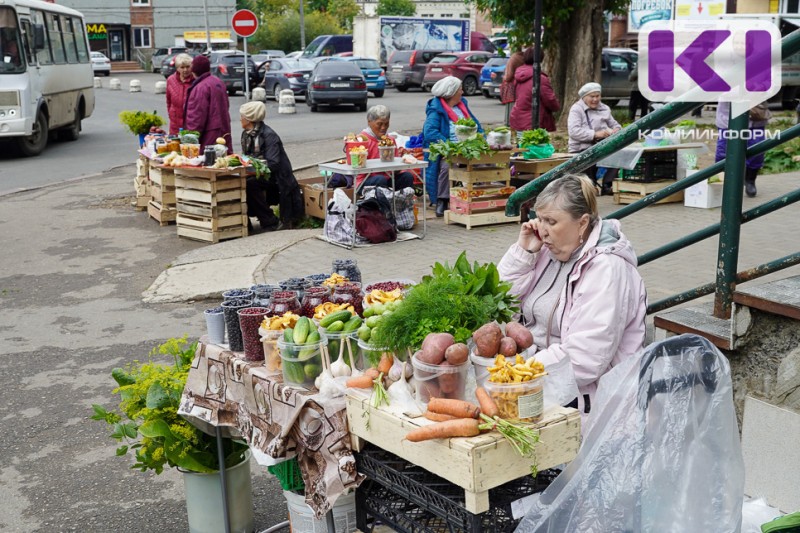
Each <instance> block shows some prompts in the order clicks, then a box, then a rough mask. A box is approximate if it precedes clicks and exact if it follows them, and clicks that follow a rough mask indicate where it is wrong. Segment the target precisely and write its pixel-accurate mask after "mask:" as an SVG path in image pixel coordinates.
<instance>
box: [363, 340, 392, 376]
mask: <svg viewBox="0 0 800 533" xmlns="http://www.w3.org/2000/svg"><path fill="white" fill-rule="evenodd" d="M384 353H389V354H391V355H392V357H394V356H395V353H394V352H393V351H392V350H390V349H389V348H381V347H380V346H374V345H372V344H370V343H368V342H364V341H363V340H361V339H358V354H359V355H358V357H359V359H357V360H356V364H359V361H360V364H361V366H359V367H357V368H358V369H359V370H366V369H368V368H372V367H374V366H377V365H378V361H380V360H381V356H382V355H383V354H384ZM372 361H375V364H374V365H373V364H372Z"/></svg>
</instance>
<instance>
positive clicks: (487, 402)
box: [475, 387, 500, 418]
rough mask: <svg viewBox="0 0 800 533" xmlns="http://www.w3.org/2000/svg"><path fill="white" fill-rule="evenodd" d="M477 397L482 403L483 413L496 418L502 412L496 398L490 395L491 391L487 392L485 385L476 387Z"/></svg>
mask: <svg viewBox="0 0 800 533" xmlns="http://www.w3.org/2000/svg"><path fill="white" fill-rule="evenodd" d="M475 397H476V398H478V403H479V404H480V405H481V412H482V413H483V414H485V415H486V416H488V417H489V418H494V417H495V416H498V415H499V414H500V409H498V408H497V404H496V403H495V402H494V399H493V398H492V397H491V396H489V393H488V392H486V389H484V388H483V387H478V388H477V389H475Z"/></svg>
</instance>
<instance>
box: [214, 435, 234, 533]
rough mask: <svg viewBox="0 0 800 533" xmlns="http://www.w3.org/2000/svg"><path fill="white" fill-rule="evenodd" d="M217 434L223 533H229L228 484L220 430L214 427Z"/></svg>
mask: <svg viewBox="0 0 800 533" xmlns="http://www.w3.org/2000/svg"><path fill="white" fill-rule="evenodd" d="M214 431H215V432H216V434H217V461H218V462H219V482H220V483H221V484H222V513H223V514H224V515H225V516H223V517H222V518H223V520H225V533H231V515H230V511H229V510H228V482H227V480H226V479H225V478H226V476H225V450H223V449H222V430H221V429H220V428H219V427H215V428H214Z"/></svg>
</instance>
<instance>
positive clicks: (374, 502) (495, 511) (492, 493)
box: [356, 446, 558, 533]
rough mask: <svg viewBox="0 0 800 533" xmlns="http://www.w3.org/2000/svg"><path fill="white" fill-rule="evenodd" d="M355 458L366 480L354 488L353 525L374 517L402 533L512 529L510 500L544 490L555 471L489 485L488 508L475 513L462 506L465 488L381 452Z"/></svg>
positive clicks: (368, 526)
mask: <svg viewBox="0 0 800 533" xmlns="http://www.w3.org/2000/svg"><path fill="white" fill-rule="evenodd" d="M356 461H357V464H358V471H359V473H362V474H364V475H366V476H367V478H368V480H367V481H365V482H364V483H363V484H362V485H361V486H360V487H359V488H358V490H357V491H356V512H357V519H356V523H357V525H358V528H359V529H360V530H361V531H365V532H370V531H372V528H373V527H374V524H375V521H376V520H377V521H379V522H380V523H382V524H384V525H387V526H389V527H391V528H393V529H395V530H397V531H401V532H405V533H427V532H431V533H442V532H448V533H462V532H463V533H478V532H497V533H501V532H503V533H504V532H511V531H514V529H515V528H516V527H517V525H518V523H519V520H514V518H513V516H512V514H511V502H513V501H515V500H518V499H519V498H522V497H523V496H527V495H529V494H533V493H534V492H540V491H542V490H544V489H545V488H546V487H547V485H549V484H550V482H552V480H553V479H555V477H556V476H557V475H558V473H557V472H555V471H552V470H546V471H543V472H540V473H539V475H538V476H537V477H536V478H535V479H534V478H532V477H531V476H525V477H522V478H519V479H516V480H514V481H510V482H508V483H506V484H504V485H501V486H499V487H496V488H494V489H491V490H489V502H490V505H491V507H490V508H489V510H488V511H486V512H484V513H481V514H478V515H475V514H472V513H470V512H469V511H467V510H466V509H465V508H464V489H462V488H461V487H459V486H457V485H455V484H453V483H451V482H449V481H447V480H446V479H443V478H441V477H439V476H437V475H435V474H432V473H430V472H428V471H427V470H425V469H424V468H421V467H419V466H417V465H414V464H412V463H409V462H408V461H405V460H404V459H401V458H399V457H397V456H396V455H393V454H391V453H389V452H387V451H385V450H381V449H379V448H376V447H373V446H370V447H367V448H366V449H365V450H364V451H362V452H361V453H359V454H357V455H356Z"/></svg>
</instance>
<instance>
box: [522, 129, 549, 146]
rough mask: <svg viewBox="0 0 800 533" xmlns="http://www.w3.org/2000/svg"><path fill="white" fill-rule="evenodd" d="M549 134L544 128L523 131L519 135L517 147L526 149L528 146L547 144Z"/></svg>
mask: <svg viewBox="0 0 800 533" xmlns="http://www.w3.org/2000/svg"><path fill="white" fill-rule="evenodd" d="M549 143H550V134H549V133H548V132H547V130H546V129H544V128H537V129H535V130H525V131H523V132H522V135H520V140H519V147H520V148H528V147H529V146H538V145H540V144H549Z"/></svg>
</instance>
